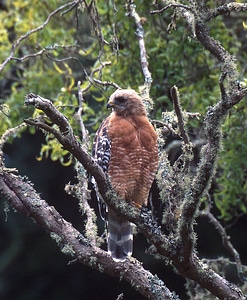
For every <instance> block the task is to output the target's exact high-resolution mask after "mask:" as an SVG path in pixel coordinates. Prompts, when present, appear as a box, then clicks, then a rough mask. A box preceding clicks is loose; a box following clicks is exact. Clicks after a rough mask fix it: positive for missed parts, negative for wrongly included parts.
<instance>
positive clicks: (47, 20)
mask: <svg viewBox="0 0 247 300" xmlns="http://www.w3.org/2000/svg"><path fill="white" fill-rule="evenodd" d="M79 2H80V1H79V0H77V1H72V2H69V3H66V4H64V5H62V6H60V7H58V8H57V9H55V10H54V11H53V12H51V13H50V14H49V16H48V17H47V19H46V20H45V22H44V23H43V24H42V25H40V26H39V27H37V28H34V29H32V30H30V31H28V32H27V33H26V34H24V35H22V36H21V37H19V38H18V39H17V40H16V42H15V43H13V44H12V48H11V52H10V54H9V56H8V57H7V58H6V59H5V60H4V62H3V63H2V64H1V65H0V72H1V71H2V70H3V69H4V68H5V67H6V65H7V64H8V63H9V62H10V61H11V60H13V57H14V54H15V51H16V49H17V48H18V46H19V45H20V44H21V43H22V41H24V40H26V39H27V38H28V37H29V36H30V35H32V34H34V33H36V32H38V31H40V30H42V29H43V28H44V27H45V26H46V25H47V24H48V23H49V22H50V20H51V18H52V17H53V16H55V15H56V14H57V13H59V12H60V11H62V10H64V9H65V8H67V7H70V6H73V7H74V6H76V5H77V4H78V3H79ZM15 59H16V58H15Z"/></svg>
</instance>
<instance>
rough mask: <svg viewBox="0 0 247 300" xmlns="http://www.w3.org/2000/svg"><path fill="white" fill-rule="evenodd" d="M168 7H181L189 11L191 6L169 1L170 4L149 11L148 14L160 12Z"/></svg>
mask: <svg viewBox="0 0 247 300" xmlns="http://www.w3.org/2000/svg"><path fill="white" fill-rule="evenodd" d="M169 8H183V9H186V10H189V11H191V10H192V8H191V7H190V6H188V5H183V4H180V3H170V4H168V5H166V6H164V7H162V8H161V9H158V10H152V11H150V14H152V15H154V14H161V13H162V12H163V11H165V10H167V9H169Z"/></svg>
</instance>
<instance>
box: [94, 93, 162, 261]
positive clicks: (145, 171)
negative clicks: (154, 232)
mask: <svg viewBox="0 0 247 300" xmlns="http://www.w3.org/2000/svg"><path fill="white" fill-rule="evenodd" d="M107 108H112V110H113V111H112V113H111V114H110V116H109V117H108V118H106V119H105V120H104V121H103V122H102V124H101V126H100V127H99V129H98V131H97V133H96V136H95V140H94V145H93V157H94V158H95V159H96V161H97V163H98V164H99V166H100V167H101V168H102V169H103V171H104V172H106V173H108V175H109V178H110V181H111V184H112V187H113V189H114V190H115V191H116V193H117V195H119V197H120V198H121V199H123V200H125V201H127V202H129V203H130V204H132V205H135V206H136V207H138V208H141V207H142V206H146V205H147V202H148V196H149V191H150V188H151V185H152V182H153V180H154V177H155V173H156V170H157V165H158V146H157V134H156V132H155V130H154V128H153V126H152V124H151V123H150V122H149V120H148V118H147V116H146V110H145V107H144V104H143V102H142V99H141V97H140V96H139V95H138V94H137V93H136V92H135V91H134V90H131V89H123V90H117V91H115V92H114V93H113V94H112V95H111V97H110V99H109V102H108V104H107ZM107 222H108V241H107V243H108V252H109V253H110V254H111V256H112V258H113V259H114V260H115V261H124V260H125V259H126V258H127V257H129V256H131V254H132V249H133V228H132V227H133V225H132V224H131V223H130V222H129V221H127V220H126V219H124V218H123V217H120V216H119V215H117V214H116V213H115V212H114V211H112V210H111V209H109V210H108V213H107Z"/></svg>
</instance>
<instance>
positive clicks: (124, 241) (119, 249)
mask: <svg viewBox="0 0 247 300" xmlns="http://www.w3.org/2000/svg"><path fill="white" fill-rule="evenodd" d="M132 251H133V226H132V224H131V223H130V222H129V221H126V220H124V219H123V218H121V217H119V216H116V215H115V213H114V212H112V211H109V213H108V252H109V253H110V254H111V256H112V258H113V259H114V260H115V261H124V260H125V259H126V258H127V257H130V256H131V254H132Z"/></svg>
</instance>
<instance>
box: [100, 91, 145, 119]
mask: <svg viewBox="0 0 247 300" xmlns="http://www.w3.org/2000/svg"><path fill="white" fill-rule="evenodd" d="M106 107H107V108H112V109H113V111H115V112H116V114H117V115H120V116H130V115H135V116H137V115H141V116H143V115H146V110H145V107H144V104H143V102H142V99H141V97H140V96H139V95H138V94H137V93H136V91H134V90H131V89H124V90H116V91H115V92H114V93H113V94H112V95H111V97H110V99H109V101H108V103H107V106H106Z"/></svg>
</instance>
